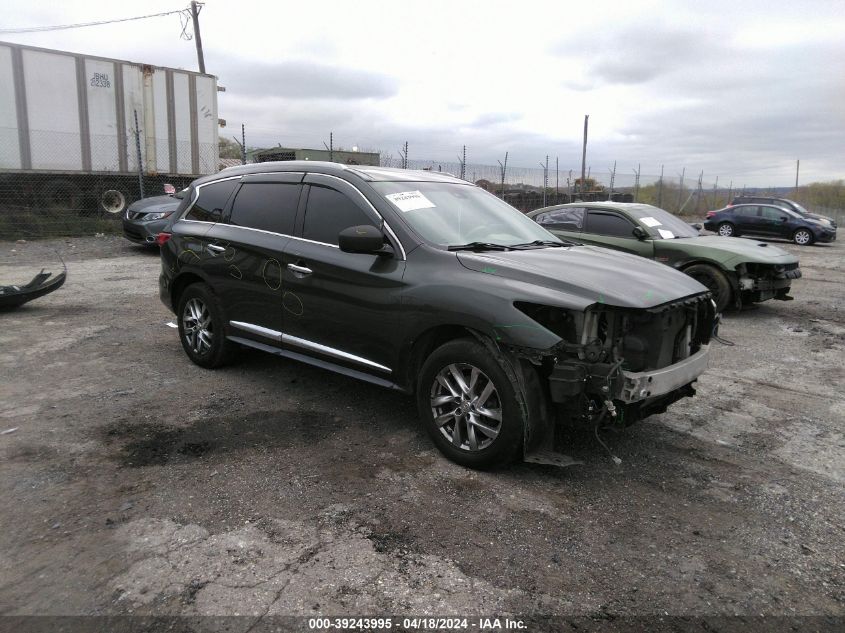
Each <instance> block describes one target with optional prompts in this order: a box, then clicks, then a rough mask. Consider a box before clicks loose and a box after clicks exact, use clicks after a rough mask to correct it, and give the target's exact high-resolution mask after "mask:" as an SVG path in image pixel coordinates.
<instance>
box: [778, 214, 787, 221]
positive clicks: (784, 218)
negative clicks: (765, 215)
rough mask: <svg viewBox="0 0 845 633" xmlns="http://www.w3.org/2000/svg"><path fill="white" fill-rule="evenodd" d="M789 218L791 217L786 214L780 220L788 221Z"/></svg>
mask: <svg viewBox="0 0 845 633" xmlns="http://www.w3.org/2000/svg"><path fill="white" fill-rule="evenodd" d="M788 219H789V218H788V217H787V216H785V215H782V216H780V221H781V222H786V221H787V220H788Z"/></svg>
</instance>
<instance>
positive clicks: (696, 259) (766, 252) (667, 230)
mask: <svg viewBox="0 0 845 633" xmlns="http://www.w3.org/2000/svg"><path fill="white" fill-rule="evenodd" d="M528 216H529V217H530V218H532V219H533V220H534V221H535V222H537V223H538V224H541V225H542V226H544V227H545V228H546V229H548V230H549V231H551V232H552V233H554V234H555V235H558V236H560V237H562V238H565V239H570V240H575V241H578V242H584V243H586V244H594V245H596V246H606V247H607V248H612V249H614V250H618V251H625V252H626V253H633V254H635V255H641V256H642V257H648V258H650V259H654V260H655V261H658V262H663V263H664V264H666V265H668V266H672V267H673V268H676V269H678V270H681V271H683V272H685V273H686V274H688V275H689V276H691V277H693V278H694V279H696V280H698V281H700V282H701V283H702V284H704V285H705V286H707V288H709V289H710V291H711V292H712V293H713V298H714V300H715V301H716V307H717V309H718V310H719V311H722V310H723V309H725V308H726V307H728V306H732V307H735V308H740V307H741V306H742V304H743V303H753V302H759V301H765V300H767V299H781V300H784V301H786V300H789V299H792V297H790V296H789V288H790V286H791V284H792V280H793V279H798V278H799V277H801V270H800V269H799V268H798V258H797V257H795V256H794V255H792V254H790V253H788V252H786V251H784V250H782V249H780V248H778V247H776V246H772V245H771V244H767V243H765V242H758V241H756V240H750V239H736V238H732V237H720V236H718V235H699V233H698V230H697V229H696V228H694V227H693V226H692V225H690V224H687V223H686V222H684V221H682V220H680V219H679V218H677V217H675V216H674V215H672V214H671V213H668V212H666V211H664V210H663V209H658V208H657V207H653V206H651V205H649V204H636V203H625V202H572V203H570V204H561V205H557V206H553V207H545V208H542V209H537V210H535V211H531V212H529V213H528Z"/></svg>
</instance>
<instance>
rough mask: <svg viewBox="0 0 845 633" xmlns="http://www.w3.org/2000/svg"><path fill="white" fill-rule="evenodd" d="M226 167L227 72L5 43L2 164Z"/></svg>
mask: <svg viewBox="0 0 845 633" xmlns="http://www.w3.org/2000/svg"><path fill="white" fill-rule="evenodd" d="M136 116H137V132H138V135H139V139H138V140H139V144H140V154H141V162H142V166H143V170H144V173H145V174H149V175H155V174H167V175H179V176H197V175H201V174H209V173H213V172H215V171H217V162H218V132H217V122H218V118H217V78H216V77H214V76H213V75H204V74H200V73H194V72H190V71H185V70H179V69H175V68H162V67H158V66H151V65H147V64H137V63H132V62H126V61H122V60H117V59H108V58H103V57H93V56H88V55H78V54H74V53H68V52H64V51H54V50H48V49H42V48H35V47H31V46H23V45H20V44H12V43H7V42H0V170H3V171H12V170H15V171H18V170H20V171H26V172H40V171H45V172H53V173H55V172H63V173H104V174H137V171H138V146H137V145H136V123H135V121H136Z"/></svg>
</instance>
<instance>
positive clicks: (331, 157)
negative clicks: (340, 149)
mask: <svg viewBox="0 0 845 633" xmlns="http://www.w3.org/2000/svg"><path fill="white" fill-rule="evenodd" d="M323 147H325V148H326V149H327V150H329V162H331V163H333V162H334V132H329V144H328V145H326V142H325V141H323Z"/></svg>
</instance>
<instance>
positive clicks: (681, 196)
mask: <svg viewBox="0 0 845 633" xmlns="http://www.w3.org/2000/svg"><path fill="white" fill-rule="evenodd" d="M686 174H687V168H686V167H684V169H683V170H682V171H681V185H680V186H679V187H678V213H680V212H681V209H682V208H683V207H682V206H681V203H682V202H683V200H684V176H686Z"/></svg>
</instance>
